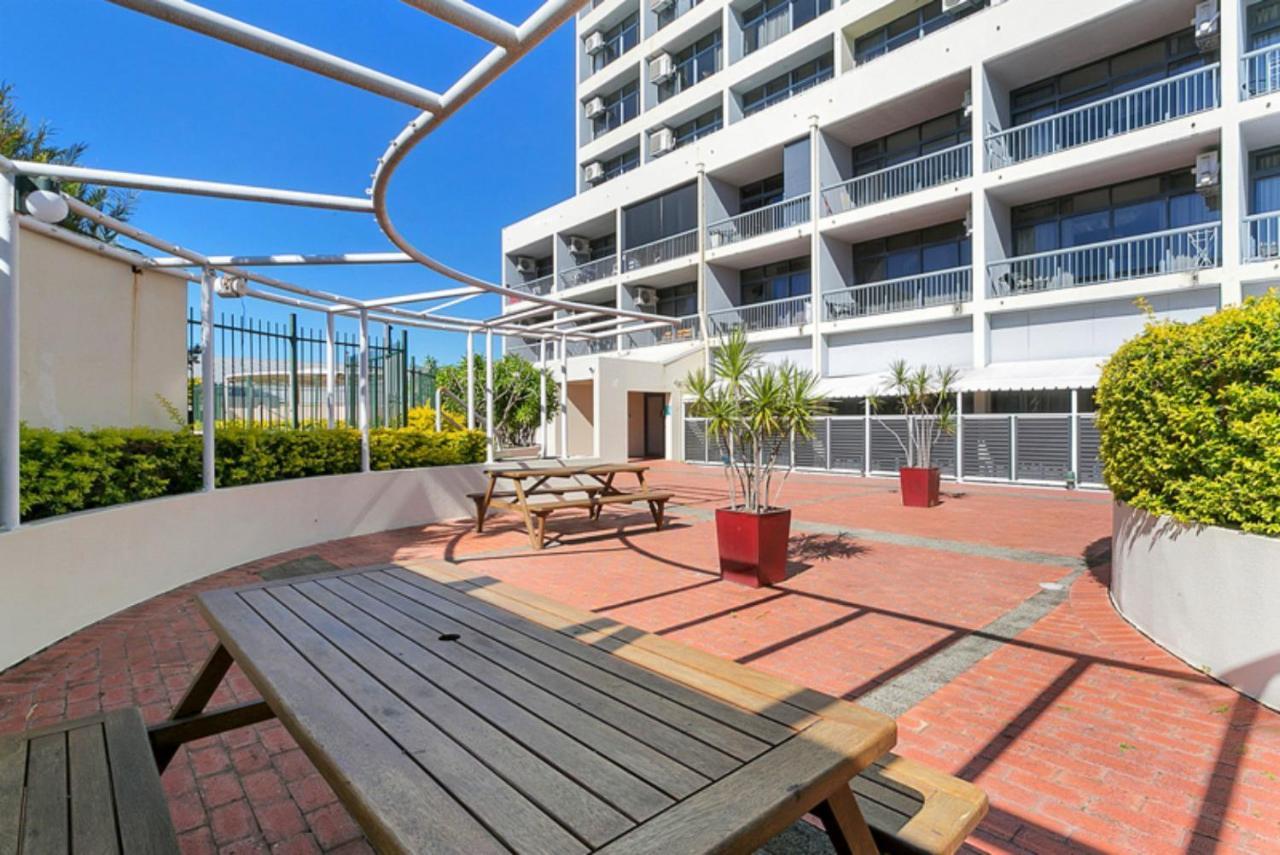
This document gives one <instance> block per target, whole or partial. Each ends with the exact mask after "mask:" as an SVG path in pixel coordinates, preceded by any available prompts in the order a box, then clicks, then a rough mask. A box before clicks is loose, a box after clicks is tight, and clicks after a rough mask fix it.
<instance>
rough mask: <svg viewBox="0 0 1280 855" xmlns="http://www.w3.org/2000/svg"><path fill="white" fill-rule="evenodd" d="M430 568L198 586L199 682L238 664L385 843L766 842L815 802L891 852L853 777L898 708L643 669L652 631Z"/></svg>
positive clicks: (638, 847) (652, 663)
mask: <svg viewBox="0 0 1280 855" xmlns="http://www.w3.org/2000/svg"><path fill="white" fill-rule="evenodd" d="M428 572H429V571H427V570H425V569H424V570H423V571H422V572H416V571H413V570H409V569H406V568H404V567H399V566H387V567H379V568H372V569H364V570H357V571H345V572H341V573H335V574H328V575H321V576H313V577H306V578H302V579H292V580H287V581H281V582H274V583H265V584H260V585H251V586H247V587H242V588H235V589H223V590H218V591H211V592H206V593H203V594H201V595H200V596H199V598H198V603H199V607H200V609H201V610H202V612H203V613H204V615H205V617H206V618H207V619H208V621H209V624H210V626H212V628H213V630H214V632H215V633H216V634H217V637H218V640H219V647H218V649H217V650H215V653H214V655H213V656H211V657H210V665H209V666H208V667H206V669H205V670H204V671H203V672H202V673H201V674H200V675H198V676H197V678H196V681H195V683H194V684H193V687H192V690H191V691H190V692H188V698H191V697H196V698H203V699H204V700H205V701H207V699H208V696H209V695H210V694H212V689H213V687H214V686H215V685H216V684H217V682H218V681H219V679H220V678H221V676H222V674H223V673H225V671H226V668H227V665H228V664H229V661H230V660H231V659H234V661H235V663H236V664H238V665H239V666H240V667H241V669H242V670H243V671H244V673H245V674H246V675H247V677H248V678H249V680H250V681H251V682H252V683H253V685H254V686H255V687H256V688H257V690H258V691H259V692H260V693H261V695H262V697H263V698H264V699H265V702H266V704H267V705H268V706H269V707H270V708H271V710H272V711H273V712H274V713H275V715H276V716H277V717H278V718H279V719H280V721H281V722H282V723H283V724H284V726H285V727H286V728H287V729H288V731H289V732H290V734H292V736H293V737H294V739H295V740H297V742H298V744H299V745H300V746H301V748H302V750H303V751H304V752H305V753H306V754H307V756H308V757H309V758H310V759H311V761H312V762H313V763H314V764H315V765H316V767H317V768H318V769H319V771H320V773H321V774H322V775H323V776H324V777H325V779H326V780H327V781H328V782H329V784H330V785H331V786H332V787H333V789H334V791H335V792H336V793H337V794H338V796H339V798H340V799H341V800H342V802H343V804H344V805H346V807H347V808H348V809H349V810H350V811H351V813H352V814H353V815H354V816H355V818H356V819H357V821H358V822H359V823H360V825H361V827H362V828H363V829H364V831H365V833H366V834H367V835H368V837H369V839H370V840H371V841H372V843H373V845H374V846H375V848H377V849H378V850H379V851H382V852H415V853H417V852H431V853H448V852H458V853H463V852H465V853H488V852H521V853H523V852H530V853H556V855H559V853H585V852H607V853H652V852H673V853H676V852H678V853H682V855H683V854H684V853H700V852H713V851H714V852H751V851H753V850H754V849H756V848H758V847H759V846H761V845H762V844H764V843H765V842H767V841H768V840H769V839H770V838H772V837H773V836H774V835H775V834H777V833H778V832H780V831H782V830H783V829H785V828H786V827H788V826H789V825H790V824H791V823H793V822H795V821H796V820H797V819H799V818H800V817H802V816H803V815H804V814H805V813H807V812H815V813H816V814H817V815H818V816H819V817H820V818H821V819H822V820H823V822H824V824H825V825H826V827H827V830H828V832H829V834H830V835H831V837H832V840H833V842H834V843H835V846H836V849H837V851H838V852H859V853H861V852H875V851H876V847H875V843H874V842H873V841H872V838H871V835H870V832H869V830H868V827H867V824H866V822H865V821H864V819H863V817H862V814H861V813H860V811H859V808H858V804H857V802H856V801H855V799H854V797H853V795H852V793H851V791H850V789H849V782H850V780H851V779H852V778H853V777H854V776H855V775H858V773H859V772H862V771H863V770H864V769H867V768H868V767H869V766H870V765H871V764H872V763H873V762H874V761H876V759H877V758H880V757H881V755H883V754H885V752H886V751H887V750H888V749H889V748H890V747H892V745H893V743H894V740H895V727H894V723H893V721H892V719H890V718H888V717H886V716H884V715H881V714H879V713H875V712H872V711H870V710H864V709H862V708H860V707H856V706H853V705H850V704H843V703H841V702H837V701H835V700H834V699H826V701H822V702H821V703H819V704H817V707H818V711H816V712H815V711H814V710H812V709H809V707H813V706H815V705H814V700H813V699H814V697H825V696H818V695H817V693H812V692H809V691H807V690H799V691H796V692H794V693H789V694H788V695H787V696H785V697H783V696H780V697H772V696H769V695H768V694H766V693H765V692H762V691H758V690H756V689H752V688H749V687H747V686H745V685H741V684H739V683H736V682H733V681H732V680H728V679H725V678H723V677H722V676H719V675H717V674H716V673H715V672H714V671H701V670H698V669H697V668H691V667H689V666H687V665H681V664H679V663H678V662H677V661H676V660H674V659H666V658H662V657H655V656H653V655H651V654H645V653H644V651H643V650H640V651H639V652H640V655H641V659H642V661H644V662H645V665H643V666H642V665H640V664H637V663H636V662H635V661H632V659H631V658H629V657H628V656H627V655H625V653H624V652H626V651H629V652H630V653H632V654H635V653H636V652H637V650H635V649H632V648H630V646H629V645H628V643H627V639H628V638H629V637H634V638H637V639H639V638H644V637H646V636H645V634H644V633H640V632H638V631H635V630H629V629H628V628H625V627H624V628H622V630H621V631H617V632H612V633H611V635H610V637H611V639H612V642H613V644H614V645H615V647H616V648H617V649H616V650H615V651H610V650H608V649H605V648H604V647H602V646H601V645H600V644H598V643H589V642H585V641H581V640H578V639H577V638H574V637H572V635H570V634H566V632H565V631H557V630H556V629H555V628H553V627H551V626H548V625H546V624H545V623H540V622H537V621H535V620H531V619H529V618H528V617H526V616H523V615H521V614H517V613H516V612H514V611H511V610H508V609H506V608H503V607H500V606H499V605H497V604H495V602H493V601H491V598H486V596H487V590H488V589H489V587H490V586H495V585H497V584H498V583H496V580H486V579H482V578H475V577H470V578H466V579H462V578H451V577H450V576H448V575H444V576H439V575H437V576H436V577H435V578H433V577H432V576H430V575H425V574H426V573H428ZM614 626H616V625H614ZM584 631H585V629H584ZM668 643H671V644H674V642H668ZM219 651H222V653H219ZM227 654H229V656H228V655H227ZM646 656H647V658H645V657H646ZM663 662H665V663H668V664H667V665H666V666H663V665H662V664H661V663H663ZM722 664H723V665H724V666H725V667H726V668H741V666H735V665H733V663H728V662H724V663H722ZM741 670H742V671H744V672H746V671H748V670H749V669H745V668H741ZM750 673H753V674H754V673H756V672H750ZM828 702H829V703H828ZM202 705H203V704H202V703H197V704H194V705H193V704H191V703H190V702H188V701H184V704H183V705H180V706H184V707H185V708H186V709H185V713H186V714H188V715H191V714H198V713H199V710H198V709H193V707H200V706H202ZM832 705H837V706H839V707H840V713H841V714H840V715H839V716H837V717H834V718H833V717H829V716H824V715H821V714H819V712H820V711H821V708H823V707H826V706H832Z"/></svg>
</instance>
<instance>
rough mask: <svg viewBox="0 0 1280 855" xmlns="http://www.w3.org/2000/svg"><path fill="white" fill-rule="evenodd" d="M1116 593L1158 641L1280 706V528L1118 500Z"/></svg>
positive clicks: (1131, 617) (1125, 611) (1118, 603)
mask: <svg viewBox="0 0 1280 855" xmlns="http://www.w3.org/2000/svg"><path fill="white" fill-rule="evenodd" d="M1112 532H1113V539H1112V552H1113V555H1112V565H1111V601H1112V602H1113V603H1114V604H1115V607H1116V609H1117V610H1118V611H1119V612H1120V614H1122V615H1123V616H1124V617H1125V619H1126V620H1128V621H1129V622H1130V623H1132V624H1133V625H1134V626H1136V627H1137V628H1138V629H1140V630H1142V632H1144V633H1146V634H1147V635H1148V636H1150V637H1151V638H1152V639H1153V640H1155V642H1156V643H1157V644H1159V645H1160V646H1162V647H1164V648H1165V649H1167V650H1169V651H1170V652H1171V653H1173V654H1174V655H1176V656H1177V657H1179V658H1180V659H1183V660H1185V661H1186V662H1187V663H1188V664H1190V665H1191V666H1192V667H1194V668H1198V669H1202V670H1204V671H1206V673H1208V674H1210V675H1212V676H1213V677H1214V678H1215V679H1218V680H1221V681H1222V682H1224V683H1226V684H1228V685H1230V686H1232V687H1234V688H1236V689H1237V690H1239V691H1240V692H1243V693H1244V694H1246V695H1248V696H1250V697H1252V698H1257V699H1258V700H1260V701H1262V702H1263V703H1264V704H1266V705H1267V706H1270V707H1273V708H1276V709H1280V538H1271V537H1262V536H1259V535H1253V534H1245V533H1244V532H1239V531H1234V530H1231V529H1224V528H1216V527H1214V526H1185V525H1182V524H1181V523H1178V522H1176V521H1175V520H1172V519H1170V518H1168V517H1157V516H1153V515H1151V514H1148V513H1146V512H1144V511H1139V510H1136V509H1134V508H1130V507H1129V506H1127V505H1125V504H1123V503H1120V502H1117V503H1116V506H1115V511H1114V512H1113V515H1112Z"/></svg>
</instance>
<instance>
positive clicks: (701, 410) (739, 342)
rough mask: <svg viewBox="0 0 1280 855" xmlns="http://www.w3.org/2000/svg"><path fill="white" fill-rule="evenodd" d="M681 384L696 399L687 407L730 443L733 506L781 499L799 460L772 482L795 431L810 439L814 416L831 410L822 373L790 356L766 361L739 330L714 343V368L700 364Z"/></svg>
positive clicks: (759, 507)
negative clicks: (820, 381) (792, 360)
mask: <svg viewBox="0 0 1280 855" xmlns="http://www.w3.org/2000/svg"><path fill="white" fill-rule="evenodd" d="M682 386H683V388H684V390H685V391H686V392H688V393H689V395H691V396H692V397H693V399H694V400H693V405H692V407H691V409H690V414H691V415H692V416H693V417H695V418H702V419H706V421H707V436H708V437H709V438H715V439H717V440H719V441H720V444H721V446H722V447H723V448H724V449H725V451H726V455H725V461H724V462H725V478H726V480H727V481H728V483H729V506H730V507H731V508H734V509H735V510H745V511H750V512H752V513H760V512H762V511H766V510H769V509H770V508H772V507H774V506H776V504H777V502H778V499H779V497H780V496H781V494H782V488H783V486H784V485H785V484H786V481H787V477H788V476H790V474H791V472H792V470H793V468H794V464H790V463H789V464H788V465H787V467H786V469H785V471H784V472H783V473H782V477H781V478H780V479H777V485H776V487H777V488H776V490H775V489H774V481H775V474H776V472H777V470H778V456H779V453H780V452H781V451H782V449H783V447H784V446H786V445H789V444H790V443H791V442H792V441H793V439H801V440H803V439H811V438H812V437H813V420H814V418H815V417H816V416H818V415H821V414H822V413H825V412H826V411H827V405H826V402H825V401H824V400H823V399H822V397H821V396H820V395H819V394H818V392H817V386H818V378H817V375H815V374H814V373H813V372H812V371H807V370H804V369H801V368H797V367H795V366H794V365H792V364H791V363H785V364H783V365H770V364H764V363H763V362H762V361H761V359H760V356H759V354H758V353H757V352H756V351H755V349H754V348H752V347H751V345H749V344H748V343H747V337H746V334H745V333H743V332H742V331H741V330H734V331H733V332H732V333H731V334H730V335H729V336H728V338H726V339H725V340H723V341H722V342H721V343H720V344H718V345H716V347H715V348H714V350H713V352H712V371H711V372H710V373H708V372H707V371H705V370H703V369H698V370H697V371H694V372H692V373H691V374H690V375H689V376H688V377H687V378H685V380H684V383H683V384H682ZM793 456H794V455H792V456H789V457H788V459H789V460H790V459H791V457H793Z"/></svg>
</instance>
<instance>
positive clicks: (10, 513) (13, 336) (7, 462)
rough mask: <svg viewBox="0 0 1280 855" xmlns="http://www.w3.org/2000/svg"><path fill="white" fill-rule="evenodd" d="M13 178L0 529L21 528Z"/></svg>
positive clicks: (2, 224) (2, 261) (3, 285)
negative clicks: (19, 524)
mask: <svg viewBox="0 0 1280 855" xmlns="http://www.w3.org/2000/svg"><path fill="white" fill-rule="evenodd" d="M16 198H17V191H16V190H15V188H14V177H13V176H12V175H9V174H0V530H3V531H12V530H13V529H15V528H17V527H18V521H19V516H20V515H19V510H18V508H19V505H18V478H19V476H18V454H19V449H20V445H19V442H18V422H19V419H20V416H19V412H18V402H19V396H18V382H19V375H18V359H19V354H20V352H21V347H20V339H19V336H20V331H19V329H18V215H17V212H15V211H14V203H15V201H16Z"/></svg>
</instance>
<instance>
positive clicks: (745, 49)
mask: <svg viewBox="0 0 1280 855" xmlns="http://www.w3.org/2000/svg"><path fill="white" fill-rule="evenodd" d="M792 29H794V28H793V27H792V26H791V4H790V3H788V4H786V5H783V6H778V7H776V8H775V9H772V10H771V11H769V12H768V13H767V14H766V15H764V16H763V17H761V18H758V19H757V20H755V21H752V22H751V23H749V24H745V25H743V27H742V55H743V56H746V55H748V54H752V53H755V52H756V51H758V50H760V49H761V48H763V47H765V46H767V45H770V44H773V43H774V42H776V41H777V40H778V39H780V38H782V37H783V36H785V35H787V34H788V33H790V32H791V31H792Z"/></svg>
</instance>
